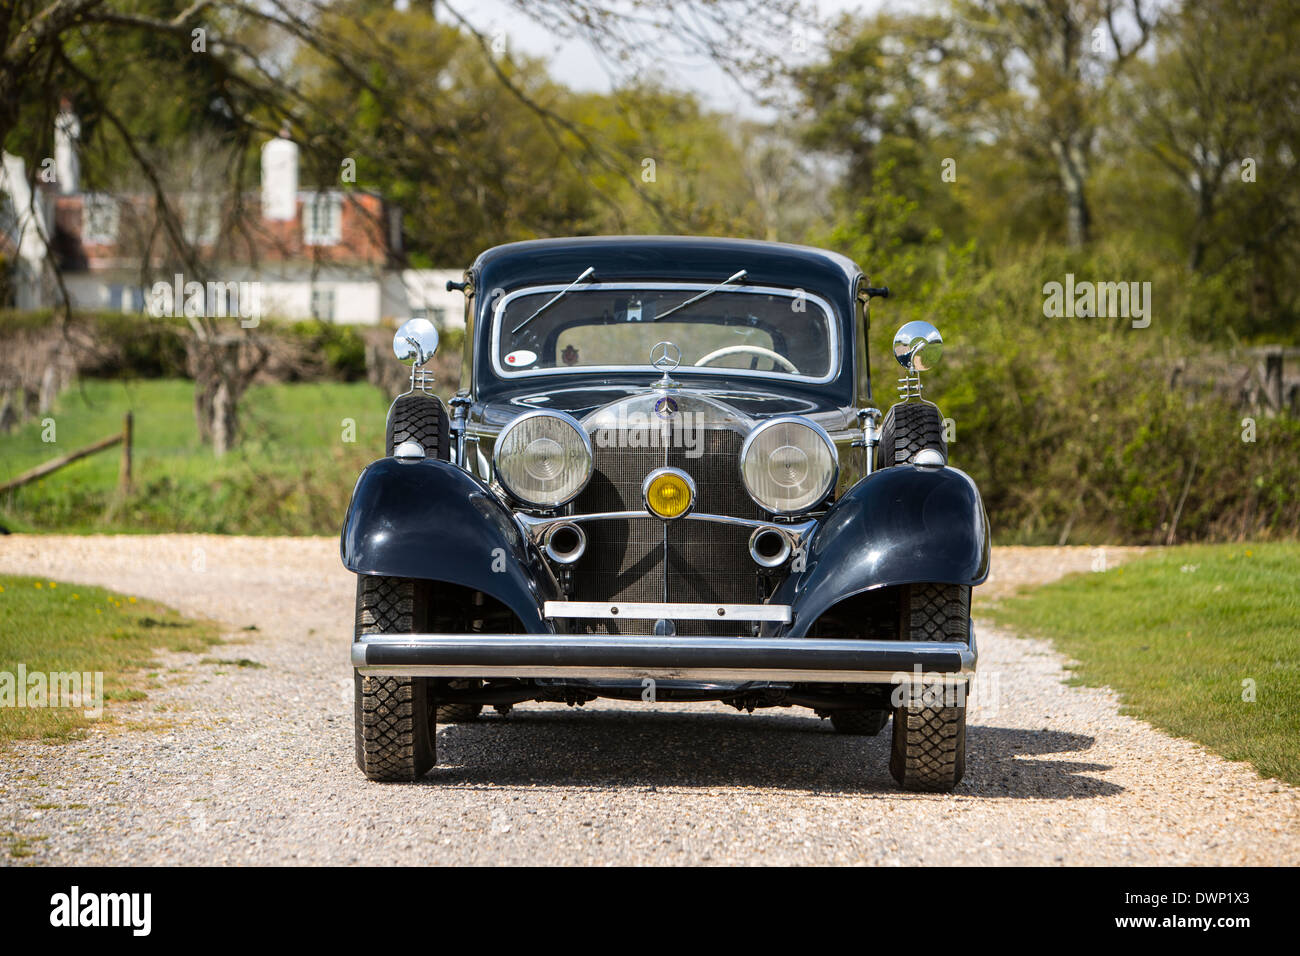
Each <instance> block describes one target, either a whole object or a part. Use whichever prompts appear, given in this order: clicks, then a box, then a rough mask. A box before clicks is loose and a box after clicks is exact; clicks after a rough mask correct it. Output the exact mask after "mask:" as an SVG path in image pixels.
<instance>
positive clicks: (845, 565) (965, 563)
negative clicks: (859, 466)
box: [771, 465, 989, 637]
mask: <svg viewBox="0 0 1300 956" xmlns="http://www.w3.org/2000/svg"><path fill="white" fill-rule="evenodd" d="M988 573H989V529H988V516H987V515H986V514H985V513H984V502H983V500H982V499H981V498H980V493H979V489H977V488H976V487H975V483H974V482H973V481H971V479H970V477H969V476H968V475H966V473H965V472H962V471H958V470H957V469H956V468H922V467H918V466H916V465H898V466H895V467H892V468H885V469H883V470H881V471H877V472H874V473H873V474H871V475H868V476H867V477H866V478H864V479H863V480H862V481H860V482H858V483H857V484H856V485H854V486H853V487H852V488H851V489H850V490H849V492H848V493H847V494H846V495H844V497H843V498H841V499H840V500H839V501H838V502H836V503H835V505H834V507H832V508H831V510H830V511H829V512H828V513H827V515H826V517H825V518H824V519H823V520H822V523H821V525H820V526H819V527H818V529H817V531H816V532H814V533H813V536H812V539H811V541H810V542H809V545H808V549H807V554H806V557H805V566H804V570H803V571H802V572H801V573H796V574H791V575H790V577H788V578H787V579H786V580H785V581H784V582H782V584H781V586H780V587H779V588H778V589H777V591H776V593H775V594H774V595H773V596H772V599H771V602H772V603H773V604H789V605H791V606H792V608H793V611H794V621H793V623H792V624H791V625H790V629H789V631H788V632H787V633H788V634H789V635H791V636H795V637H802V636H803V635H805V634H806V633H807V632H808V629H809V628H810V627H811V626H812V625H813V623H814V622H815V621H816V620H817V618H818V617H820V616H821V615H822V614H823V613H824V612H825V611H826V610H828V609H829V608H830V607H831V605H833V604H835V603H836V602H838V601H842V600H844V599H845V598H847V597H852V596H853V595H854V594H859V593H861V592H863V591H868V590H871V589H873V588H881V587H888V586H890V585H897V584H915V583H921V582H928V583H933V584H968V585H976V584H980V583H982V582H983V581H984V579H985V578H986V577H988Z"/></svg>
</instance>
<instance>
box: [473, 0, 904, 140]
mask: <svg viewBox="0 0 1300 956" xmlns="http://www.w3.org/2000/svg"><path fill="white" fill-rule="evenodd" d="M807 3H808V5H809V6H810V7H813V8H814V9H815V10H816V11H817V14H818V17H819V18H820V19H821V20H822V21H823V22H829V21H833V20H835V19H836V18H838V17H839V16H840V14H842V13H852V12H858V13H864V12H865V13H870V12H874V11H876V10H879V9H881V8H882V7H885V6H886V5H887V4H886V3H885V0H807ZM911 5H915V4H909V3H907V2H905V0H904V2H901V3H900V2H899V0H894V2H892V3H889V4H888V6H889V7H890V8H896V7H900V6H911ZM457 9H459V10H460V12H461V13H463V14H464V15H465V16H466V17H467V18H468V19H469V20H470V21H471V22H472V23H473V24H474V25H475V26H476V27H478V28H479V29H480V30H484V31H485V32H487V33H488V34H489V35H491V34H494V33H496V32H497V31H503V32H504V35H505V37H506V38H507V42H508V43H509V45H510V48H511V49H513V50H516V51H518V52H520V53H525V54H530V55H532V56H540V57H543V58H545V59H546V60H548V61H549V63H550V69H551V73H552V75H553V76H554V77H555V78H556V79H558V80H559V81H561V82H562V83H564V84H565V85H566V86H569V87H571V88H573V89H579V90H593V91H599V92H605V91H608V89H609V85H610V84H609V74H608V72H607V71H606V69H605V67H604V66H603V65H602V64H601V62H600V60H599V58H598V57H597V56H596V55H595V54H594V53H593V52H592V51H591V49H590V48H589V47H587V46H586V45H585V44H584V43H582V42H581V41H571V42H568V43H564V44H561V45H558V46H557V41H556V39H555V38H554V37H552V36H550V35H548V34H546V33H545V32H543V31H542V30H541V29H540V28H539V27H538V26H537V25H536V24H534V23H532V21H530V20H528V19H526V18H524V17H521V16H520V15H519V14H518V13H516V12H514V11H513V10H511V9H510V8H509V7H508V6H506V5H505V4H504V3H502V2H501V0H473V5H472V7H471V6H468V5H466V6H458V7H457ZM808 46H809V55H815V53H816V50H817V37H816V36H815V35H810V37H809V44H808ZM672 80H673V82H674V85H677V86H680V87H683V88H685V89H687V90H689V91H691V92H693V93H695V94H697V95H698V96H699V97H700V99H701V100H702V101H703V102H704V103H705V104H706V105H707V106H710V107H712V108H714V109H718V110H725V111H728V112H733V113H741V114H744V115H747V116H750V117H754V118H761V117H764V116H766V115H767V113H766V111H765V110H763V109H762V108H761V107H760V106H759V105H758V104H756V103H754V102H753V100H752V99H751V98H750V97H749V96H748V95H747V94H746V93H745V92H744V91H743V90H741V89H740V88H739V87H738V86H737V85H736V83H735V82H734V81H733V80H732V79H731V78H730V77H728V76H727V75H726V74H725V73H724V72H723V71H722V70H720V69H719V68H718V67H717V66H715V65H713V64H712V63H710V62H709V61H707V60H706V59H700V60H699V61H697V62H692V63H689V64H686V69H682V70H678V71H675V72H674V73H673V76H672Z"/></svg>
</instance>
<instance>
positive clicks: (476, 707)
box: [438, 678, 483, 724]
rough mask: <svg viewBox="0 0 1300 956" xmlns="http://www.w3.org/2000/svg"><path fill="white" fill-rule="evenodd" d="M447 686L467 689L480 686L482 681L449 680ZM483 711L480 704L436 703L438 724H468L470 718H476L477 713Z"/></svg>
mask: <svg viewBox="0 0 1300 956" xmlns="http://www.w3.org/2000/svg"><path fill="white" fill-rule="evenodd" d="M447 686H448V687H450V688H454V689H459V690H469V689H472V688H477V687H482V686H483V682H482V681H480V680H474V679H472V678H471V679H467V680H459V679H458V680H451V681H448V682H447ZM481 713H483V705H482V704H439V705H438V723H440V724H468V723H469V722H470V721H472V720H478V715H479V714H481Z"/></svg>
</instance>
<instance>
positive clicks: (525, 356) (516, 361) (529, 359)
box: [506, 349, 537, 368]
mask: <svg viewBox="0 0 1300 956" xmlns="http://www.w3.org/2000/svg"><path fill="white" fill-rule="evenodd" d="M536 361H537V353H536V352H530V351H528V349H519V350H517V351H515V352H511V353H510V354H509V355H507V356H506V364H507V365H509V366H511V367H512V368H525V367H526V366H529V365H532V364H533V363H534V362H536Z"/></svg>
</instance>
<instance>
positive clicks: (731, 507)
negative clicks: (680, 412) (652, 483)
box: [574, 428, 763, 635]
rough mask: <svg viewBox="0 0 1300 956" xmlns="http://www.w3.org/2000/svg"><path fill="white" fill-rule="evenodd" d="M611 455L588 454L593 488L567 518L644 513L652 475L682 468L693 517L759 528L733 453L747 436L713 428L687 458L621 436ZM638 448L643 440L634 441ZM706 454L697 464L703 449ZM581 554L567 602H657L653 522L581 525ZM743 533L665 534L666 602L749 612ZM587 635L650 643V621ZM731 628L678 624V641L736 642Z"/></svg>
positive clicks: (659, 559)
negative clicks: (719, 637) (720, 637)
mask: <svg viewBox="0 0 1300 956" xmlns="http://www.w3.org/2000/svg"><path fill="white" fill-rule="evenodd" d="M620 434H621V435H622V436H623V440H622V441H620V442H618V443H617V445H615V446H614V447H601V446H600V445H599V444H597V445H596V447H595V448H594V449H593V451H594V454H595V462H594V470H593V474H592V477H591V482H590V484H588V485H587V487H586V488H585V489H584V490H583V492H582V494H581V495H579V496H578V498H577V500H576V502H575V508H574V511H575V513H577V514H591V513H593V512H600V511H641V510H642V509H643V507H644V506H643V504H642V502H641V483H642V482H643V481H644V480H645V476H646V475H647V474H649V473H650V472H651V471H653V470H654V469H655V468H662V467H664V466H665V465H667V466H669V467H672V468H680V469H681V470H682V471H684V472H686V473H687V474H688V475H690V476H691V478H692V479H693V480H694V481H695V489H696V495H697V498H696V504H695V507H694V509H693V510H694V511H696V512H707V513H709V514H721V515H730V516H732V517H739V518H754V519H758V518H762V517H763V515H762V513H761V512H760V510H759V508H758V506H757V505H755V504H754V503H753V501H752V500H751V499H750V497H749V495H748V493H746V491H745V488H744V486H743V485H742V484H741V481H740V468H739V465H738V464H737V463H738V461H739V459H740V446H741V443H742V442H743V441H744V436H742V435H740V434H738V433H736V432H734V431H731V430H729V429H719V428H710V429H706V430H704V432H703V440H702V441H701V442H700V444H699V445H698V446H697V447H695V448H692V449H690V454H689V456H688V453H687V449H685V448H682V447H680V443H672V444H670V447H668V448H667V449H665V448H664V447H662V443H660V445H659V446H658V447H647V446H648V445H649V441H648V440H644V439H645V438H646V435H647V433H644V432H642V433H639V434H638V433H634V432H631V431H623V432H621V433H620ZM637 439H642V440H641V441H638V440H637ZM701 448H702V449H703V453H702V454H700V453H699V452H700V449H701ZM584 528H585V529H586V532H587V550H586V553H585V554H584V555H583V557H582V559H581V560H580V561H579V562H578V563H577V565H576V566H575V568H574V600H578V601H662V600H664V571H663V559H664V537H663V536H664V531H663V524H662V523H661V522H659V521H647V520H644V519H638V520H634V521H595V522H590V523H587V524H584ZM749 535H750V530H749V529H748V528H743V527H731V526H728V525H722V524H716V523H714V522H707V521H690V520H681V521H674V522H672V523H670V524H669V526H668V600H669V601H672V602H675V603H677V602H681V603H693V602H708V603H713V602H715V601H716V602H717V603H719V604H753V603H755V602H756V601H758V600H759V599H760V597H759V591H758V587H759V577H758V573H757V568H756V566H755V564H754V561H753V559H752V558H751V557H750V556H749ZM582 626H583V627H584V628H585V629H586V630H587V631H588V632H589V633H593V634H649V633H652V632H653V629H654V622H653V621H631V620H629V621H603V620H593V621H584V622H583V623H582ZM735 630H736V624H734V623H730V622H727V623H724V622H718V623H716V624H715V623H714V622H712V621H679V622H678V623H677V633H678V634H698V635H708V634H728V633H734V632H735Z"/></svg>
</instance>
